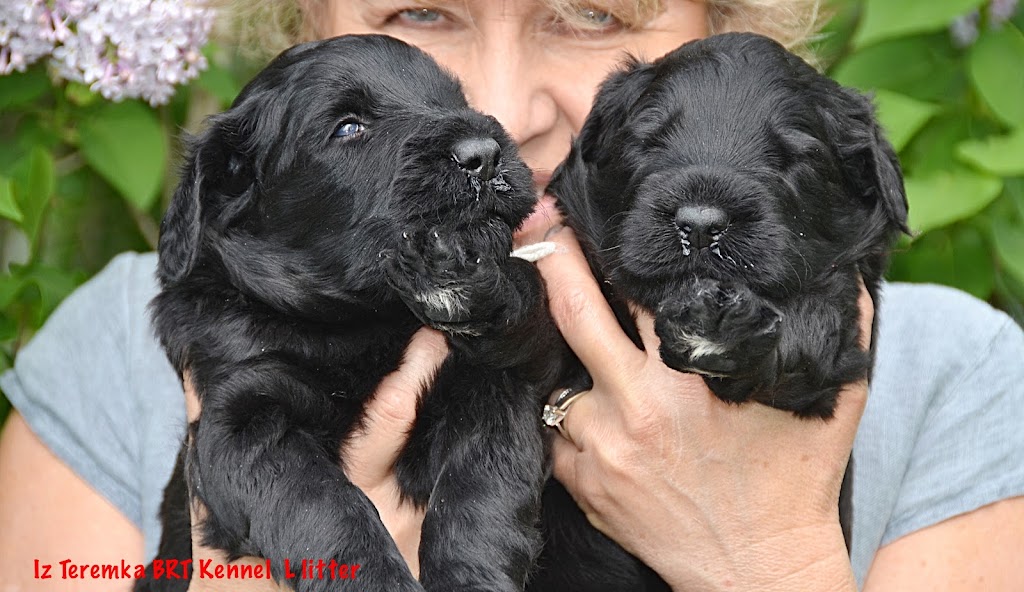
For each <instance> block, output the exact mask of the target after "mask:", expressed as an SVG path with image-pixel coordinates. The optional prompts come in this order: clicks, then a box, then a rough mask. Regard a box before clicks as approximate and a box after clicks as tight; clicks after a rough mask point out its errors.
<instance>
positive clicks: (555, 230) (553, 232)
mask: <svg viewBox="0 0 1024 592" xmlns="http://www.w3.org/2000/svg"><path fill="white" fill-rule="evenodd" d="M563 230H565V225H564V224H555V225H554V226H552V227H551V228H548V231H547V232H545V233H544V240H548V239H549V238H551V237H553V236H555V235H556V234H558V233H559V232H562V231H563Z"/></svg>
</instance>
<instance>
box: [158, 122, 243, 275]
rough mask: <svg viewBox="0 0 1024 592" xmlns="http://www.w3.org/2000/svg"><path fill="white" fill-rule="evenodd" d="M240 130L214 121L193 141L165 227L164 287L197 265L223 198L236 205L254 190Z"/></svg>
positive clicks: (162, 243)
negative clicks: (238, 200)
mask: <svg viewBox="0 0 1024 592" xmlns="http://www.w3.org/2000/svg"><path fill="white" fill-rule="evenodd" d="M238 137H239V134H238V127H237V126H236V125H234V124H233V123H231V122H230V121H226V120H220V121H214V123H213V124H212V125H211V126H210V128H209V129H208V130H207V131H206V132H204V133H203V134H202V135H200V136H199V137H198V138H195V139H193V140H192V141H191V142H190V147H189V150H188V155H187V156H186V159H185V163H184V165H183V167H182V174H181V182H180V183H179V184H178V188H177V190H176V191H175V192H174V197H173V198H172V199H171V203H170V205H169V206H168V208H167V212H166V213H165V214H164V218H163V220H162V221H161V223H160V241H159V245H158V250H159V253H160V261H159V264H158V271H159V275H160V279H161V280H162V281H164V282H175V281H178V280H181V279H182V278H184V277H185V276H186V275H188V273H189V272H190V271H192V267H193V265H195V262H196V259H197V258H198V256H199V252H200V250H201V247H202V242H203V235H204V232H205V227H206V225H207V223H208V221H207V218H208V217H209V216H210V215H213V216H217V215H219V214H221V213H222V212H217V211H212V212H204V209H206V208H211V206H213V209H214V210H222V209H223V206H224V199H225V198H227V199H230V200H236V199H238V198H239V197H242V196H243V195H245V194H246V193H251V192H252V190H253V183H254V178H253V172H252V166H251V165H250V163H249V162H248V159H247V158H246V157H245V156H244V155H243V154H242V152H241V150H240V149H239V145H240V143H239V142H238Z"/></svg>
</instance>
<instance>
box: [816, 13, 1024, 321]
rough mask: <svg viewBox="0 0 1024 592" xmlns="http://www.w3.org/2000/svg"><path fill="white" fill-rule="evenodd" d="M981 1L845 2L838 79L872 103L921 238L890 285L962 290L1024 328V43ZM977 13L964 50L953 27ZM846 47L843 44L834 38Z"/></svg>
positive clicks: (830, 42)
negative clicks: (906, 283)
mask: <svg viewBox="0 0 1024 592" xmlns="http://www.w3.org/2000/svg"><path fill="white" fill-rule="evenodd" d="M988 4H989V2H985V1H979V0H901V1H899V2H893V1H891V0H838V1H836V2H833V8H834V9H835V10H836V12H837V13H838V14H839V15H840V17H841V18H839V19H837V21H836V24H834V25H833V26H832V28H831V31H830V36H829V37H828V38H827V39H826V40H825V42H824V43H823V49H824V50H825V51H826V53H827V56H828V58H830V61H831V67H830V69H829V72H830V74H831V75H832V76H833V77H834V78H835V79H836V80H838V81H839V82H841V83H843V84H846V85H849V86H853V87H856V88H858V89H860V90H862V91H865V92H869V93H872V94H873V95H874V97H875V102H876V105H877V110H878V115H879V119H880V121H881V122H882V125H883V127H884V128H885V129H886V132H887V135H888V137H889V139H890V141H891V142H892V144H893V146H894V147H895V148H896V149H897V151H898V152H899V155H900V161H901V162H902V164H903V172H904V177H905V179H906V187H907V198H908V201H909V203H910V227H911V229H912V230H913V231H914V236H913V237H912V238H909V239H907V240H905V241H904V242H903V243H902V244H901V246H900V248H899V249H898V250H897V253H896V254H895V255H894V257H893V264H892V268H891V270H890V273H889V277H890V279H893V280H903V281H913V282H937V283H942V284H948V285H951V286H955V287H957V288H960V289H962V290H965V291H967V292H970V293H971V294H974V295H975V296H978V297H979V298H982V299H985V300H988V301H990V302H991V303H993V304H995V305H996V306H999V307H1001V308H1004V309H1005V310H1007V311H1009V312H1010V313H1011V314H1012V315H1014V316H1015V317H1016V319H1017V321H1018V322H1024V67H1022V65H1024V35H1022V34H1021V30H1020V27H1021V24H1022V20H1024V19H1022V18H1021V15H1020V13H1018V15H1017V17H1016V18H1015V19H1014V21H1013V22H1009V23H1001V24H996V23H990V22H989V19H988V12H987V8H988ZM975 9H978V14H979V18H978V22H977V29H978V36H977V39H976V40H974V42H973V43H972V44H970V45H969V46H968V47H966V48H961V47H958V45H957V43H956V42H955V40H954V39H953V37H952V36H951V34H950V30H949V29H950V25H951V23H952V22H953V20H954V19H956V18H958V17H960V16H962V15H964V14H966V13H968V12H970V11H972V10H975ZM837 39H838V40H839V41H836V40H837Z"/></svg>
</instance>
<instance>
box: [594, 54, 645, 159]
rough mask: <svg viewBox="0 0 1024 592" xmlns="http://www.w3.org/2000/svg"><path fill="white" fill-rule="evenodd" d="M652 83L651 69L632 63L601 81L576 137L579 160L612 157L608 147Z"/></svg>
mask: <svg viewBox="0 0 1024 592" xmlns="http://www.w3.org/2000/svg"><path fill="white" fill-rule="evenodd" d="M653 79H654V68H653V66H651V65H650V64H645V63H642V62H640V61H638V60H636V59H630V61H628V62H627V63H625V64H624V65H623V69H622V70H621V71H619V72H615V73H614V74H612V75H611V76H609V77H608V78H607V79H605V81H604V82H603V83H602V84H601V87H600V89H598V92H597V96H596V97H595V98H594V106H593V107H592V108H591V110H590V114H589V115H587V120H586V121H585V122H584V123H583V129H582V130H580V135H579V137H578V143H579V146H580V150H581V156H582V157H583V160H585V161H587V162H594V161H596V160H600V159H601V157H602V155H603V156H604V157H613V155H614V152H613V150H612V147H613V146H614V144H615V141H616V139H617V138H619V137H620V134H621V133H622V132H623V125H624V123H625V122H626V119H627V115H628V114H629V112H630V110H631V109H632V108H633V105H635V104H636V102H637V99H639V98H640V95H642V94H643V92H644V90H645V89H646V88H647V85H649V84H650V83H651V80H653Z"/></svg>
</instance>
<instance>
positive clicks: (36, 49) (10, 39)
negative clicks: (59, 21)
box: [0, 0, 53, 74]
mask: <svg viewBox="0 0 1024 592" xmlns="http://www.w3.org/2000/svg"><path fill="white" fill-rule="evenodd" d="M49 13H50V10H49V9H48V8H47V7H46V3H45V2H43V0H30V1H27V2H26V1H22V2H11V1H4V2H0V74H10V73H11V72H14V71H15V70H17V71H18V72H24V71H25V68H27V67H28V66H29V65H30V64H32V63H33V62H35V61H36V60H38V59H39V58H41V57H43V56H45V55H47V54H49V53H50V52H51V51H53V39H52V38H51V37H50V35H49V34H48V32H47V31H48V30H52V25H51V24H50V14H49Z"/></svg>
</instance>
